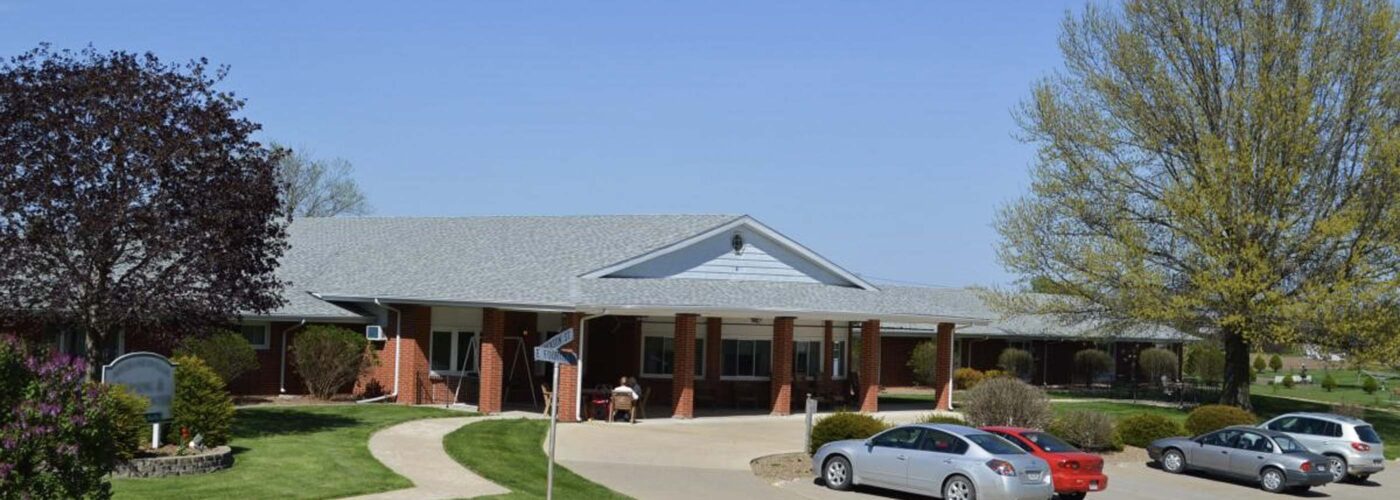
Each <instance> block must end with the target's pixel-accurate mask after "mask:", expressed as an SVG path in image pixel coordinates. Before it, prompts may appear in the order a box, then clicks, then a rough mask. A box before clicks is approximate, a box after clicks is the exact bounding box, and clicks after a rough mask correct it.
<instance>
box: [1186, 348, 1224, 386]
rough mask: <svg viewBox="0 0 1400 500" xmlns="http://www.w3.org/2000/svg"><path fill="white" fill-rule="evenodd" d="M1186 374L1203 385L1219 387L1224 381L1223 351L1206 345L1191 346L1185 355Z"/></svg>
mask: <svg viewBox="0 0 1400 500" xmlns="http://www.w3.org/2000/svg"><path fill="white" fill-rule="evenodd" d="M1186 372H1187V373H1190V374H1192V375H1195V376H1196V378H1198V379H1200V381H1201V383H1203V384H1206V385H1219V384H1220V381H1222V380H1224V379H1225V350H1224V349H1220V348H1218V347H1215V346H1212V345H1209V344H1207V343H1197V344H1195V345H1193V346H1191V351H1190V353H1189V354H1187V355H1186Z"/></svg>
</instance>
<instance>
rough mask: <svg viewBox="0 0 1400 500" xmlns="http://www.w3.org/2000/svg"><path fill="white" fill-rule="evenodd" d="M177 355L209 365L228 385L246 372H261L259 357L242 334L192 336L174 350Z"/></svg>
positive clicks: (213, 333) (223, 331) (224, 331)
mask: <svg viewBox="0 0 1400 500" xmlns="http://www.w3.org/2000/svg"><path fill="white" fill-rule="evenodd" d="M175 355H176V356H193V357H196V358H199V359H200V361H203V362H204V364H206V365H208V366H209V368H210V369H212V370H214V373H217V374H219V378H221V379H223V380H224V383H225V384H228V383H231V382H233V380H234V379H236V378H238V377H239V376H240V375H243V374H244V373H248V372H250V371H253V370H257V369H258V354H257V353H256V352H254V351H253V346H252V345H250V344H249V343H248V339H245V338H243V336H242V335H239V334H237V333H234V332H231V331H228V330H214V331H213V332H212V333H210V334H209V335H205V336H200V337H189V338H186V339H185V340H183V341H181V342H180V346H179V347H177V348H175Z"/></svg>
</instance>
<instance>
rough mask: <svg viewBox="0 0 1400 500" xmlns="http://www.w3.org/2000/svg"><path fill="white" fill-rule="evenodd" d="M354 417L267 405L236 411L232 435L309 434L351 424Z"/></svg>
mask: <svg viewBox="0 0 1400 500" xmlns="http://www.w3.org/2000/svg"><path fill="white" fill-rule="evenodd" d="M360 423H361V422H360V421H359V420H357V419H354V418H351V417H347V416H343V415H335V414H330V413H317V412H308V411H306V410H304V409H282V408H268V409H256V410H244V411H240V412H238V416H237V417H235V418H234V420H233V435H234V436H237V437H240V438H245V439H246V438H261V437H270V436H285V435H289V434H310V433H313V432H321V431H326V430H331V429H338V428H342V427H353V426H356V425H359V424H360Z"/></svg>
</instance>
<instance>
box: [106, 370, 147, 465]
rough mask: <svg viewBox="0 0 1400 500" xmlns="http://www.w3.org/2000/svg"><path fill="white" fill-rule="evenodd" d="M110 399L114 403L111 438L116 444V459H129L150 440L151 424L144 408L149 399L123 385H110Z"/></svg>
mask: <svg viewBox="0 0 1400 500" xmlns="http://www.w3.org/2000/svg"><path fill="white" fill-rule="evenodd" d="M111 392H112V401H113V403H114V404H115V405H116V408H115V411H114V412H113V417H114V418H115V419H114V420H113V422H112V440H113V441H115V442H116V446H117V460H130V459H131V457H133V456H135V455H136V450H138V449H141V446H142V445H144V444H145V443H147V442H149V441H150V436H151V430H150V428H151V424H150V423H147V422H146V408H149V407H150V406H151V401H150V400H148V399H146V398H145V397H144V396H142V395H140V394H136V393H133V392H130V391H128V390H127V389H126V387H125V386H120V385H117V386H112V390H111Z"/></svg>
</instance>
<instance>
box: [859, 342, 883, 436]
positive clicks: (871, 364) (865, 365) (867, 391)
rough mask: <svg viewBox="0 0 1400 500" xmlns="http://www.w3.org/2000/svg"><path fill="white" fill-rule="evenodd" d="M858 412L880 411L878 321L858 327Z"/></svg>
mask: <svg viewBox="0 0 1400 500" xmlns="http://www.w3.org/2000/svg"><path fill="white" fill-rule="evenodd" d="M859 396H860V411H861V412H862V413H875V412H877V411H880V320H878V319H868V320H865V322H864V323H861V325H860V394H859Z"/></svg>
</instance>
